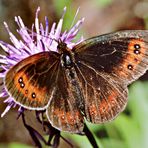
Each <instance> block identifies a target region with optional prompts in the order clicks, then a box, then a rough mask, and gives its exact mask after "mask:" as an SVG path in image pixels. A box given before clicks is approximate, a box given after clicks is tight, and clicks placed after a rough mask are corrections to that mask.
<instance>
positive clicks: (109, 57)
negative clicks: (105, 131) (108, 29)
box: [4, 30, 148, 133]
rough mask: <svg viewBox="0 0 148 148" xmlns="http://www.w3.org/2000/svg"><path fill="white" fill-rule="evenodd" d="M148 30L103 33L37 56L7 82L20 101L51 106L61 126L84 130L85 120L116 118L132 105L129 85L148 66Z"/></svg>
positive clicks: (13, 71) (49, 112) (23, 63)
mask: <svg viewBox="0 0 148 148" xmlns="http://www.w3.org/2000/svg"><path fill="white" fill-rule="evenodd" d="M147 43H148V31H142V30H140V31H121V32H116V33H112V34H107V35H102V36H98V37H94V38H90V39H88V40H85V41H83V42H82V43H80V44H78V45H76V46H75V47H73V49H69V48H68V47H67V45H66V44H65V43H63V42H61V43H59V44H58V47H57V49H58V52H53V51H49V52H42V53H38V54H35V55H32V56H30V57H28V58H26V59H24V60H22V61H20V62H19V63H18V64H16V65H15V66H13V67H12V68H11V69H10V70H9V71H8V72H7V74H6V77H5V80H4V81H5V85H6V89H7V91H8V92H9V93H10V95H11V96H12V97H13V98H14V100H15V102H16V103H18V104H20V105H22V106H23V107H24V108H28V109H32V110H44V109H46V115H47V118H48V120H49V121H50V123H51V124H52V125H53V126H54V127H55V128H57V129H59V130H62V131H68V132H72V133H81V132H82V131H83V127H84V118H86V120H88V121H90V122H92V123H104V122H107V121H111V120H113V119H114V118H115V117H116V116H117V115H118V114H119V113H120V112H121V111H123V110H124V108H125V106H126V104H127V94H128V90H127V85H128V84H130V83H131V82H132V81H134V80H136V79H138V78H139V77H140V76H141V75H142V74H144V72H145V71H146V70H147V69H148V56H147V54H148V44H147Z"/></svg>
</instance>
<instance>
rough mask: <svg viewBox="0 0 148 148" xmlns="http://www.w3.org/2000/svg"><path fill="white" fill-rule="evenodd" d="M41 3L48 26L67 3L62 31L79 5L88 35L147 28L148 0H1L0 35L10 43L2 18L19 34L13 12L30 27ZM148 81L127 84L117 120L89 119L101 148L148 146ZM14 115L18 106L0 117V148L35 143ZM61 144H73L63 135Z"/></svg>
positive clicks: (77, 139) (79, 143)
mask: <svg viewBox="0 0 148 148" xmlns="http://www.w3.org/2000/svg"><path fill="white" fill-rule="evenodd" d="M38 6H40V7H41V12H40V21H41V22H44V16H45V15H46V16H48V18H49V22H50V25H51V24H52V23H53V22H57V21H58V19H59V18H60V17H61V15H62V10H63V8H64V6H67V12H66V15H65V18H64V27H63V30H65V29H68V28H69V27H70V26H71V22H72V20H73V17H74V15H75V12H76V10H77V8H78V7H80V12H79V15H78V19H79V18H81V17H85V22H84V24H83V26H82V29H81V32H80V35H82V34H83V36H84V38H89V37H92V36H96V35H100V34H104V33H108V32H112V31H117V30H125V29H148V1H147V0H92V1H90V0H85V1H81V0H75V1H72V0H30V1H26V0H19V1H16V0H7V1H6V0H0V40H4V41H6V42H10V41H9V37H8V34H7V32H6V30H5V28H4V25H3V21H6V22H7V23H8V25H9V26H10V29H11V30H12V32H14V34H16V29H17V26H16V24H15V22H14V16H18V15H20V16H21V17H22V18H23V20H24V22H25V24H26V26H28V27H29V28H30V27H31V25H32V23H33V22H34V17H35V11H36V9H37V7H38ZM16 36H17V34H16ZM147 80H148V75H147V74H145V75H144V76H143V77H142V78H141V79H140V80H138V81H136V82H134V83H133V84H132V85H130V86H129V101H128V105H127V107H126V109H125V111H124V112H123V113H121V114H120V115H119V116H118V117H117V118H116V119H115V120H114V121H112V122H110V123H106V124H101V125H94V124H90V123H88V126H89V129H90V130H91V131H92V132H93V135H94V136H95V139H96V141H97V143H98V144H99V146H100V147H101V148H148V81H147ZM3 100H4V99H0V113H2V111H3V110H4V108H5V105H4V104H3ZM29 114H30V112H29ZM31 114H32V116H33V115H34V114H33V113H31ZM16 117H17V113H16V110H15V109H12V110H11V111H9V113H8V114H7V115H6V116H5V117H4V118H0V148H3V147H8V148H20V147H21V148H30V147H33V144H32V140H31V138H30V136H29V134H28V132H27V131H26V129H25V128H24V127H23V124H22V122H21V120H16ZM30 123H31V124H32V125H34V126H36V127H37V126H38V125H36V121H33V120H31V121H30ZM62 135H63V136H64V137H65V138H67V139H68V140H69V141H70V142H71V143H72V144H73V145H74V146H75V147H85V148H91V145H90V143H89V141H88V139H87V138H86V137H85V136H79V135H73V134H67V133H62ZM45 147H46V146H45ZM59 147H60V148H67V147H69V145H67V143H65V142H64V141H63V140H61V142H60V146H59Z"/></svg>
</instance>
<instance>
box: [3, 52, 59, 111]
mask: <svg viewBox="0 0 148 148" xmlns="http://www.w3.org/2000/svg"><path fill="white" fill-rule="evenodd" d="M58 58H59V57H58V54H57V53H54V52H42V53H38V54H35V55H32V56H30V57H28V58H26V59H24V60H22V61H20V62H19V63H18V64H17V65H15V66H14V67H12V68H11V69H10V70H9V71H8V72H7V74H6V77H5V86H6V89H7V90H8V92H9V93H10V95H11V96H12V97H13V98H14V101H15V102H16V103H18V104H21V105H22V106H24V107H26V108H29V109H43V108H45V107H46V106H47V104H48V102H49V100H50V98H52V95H53V93H54V90H53V87H54V85H55V83H54V81H55V79H56V71H57V65H58Z"/></svg>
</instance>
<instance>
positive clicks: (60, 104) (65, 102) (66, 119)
mask: <svg viewBox="0 0 148 148" xmlns="http://www.w3.org/2000/svg"><path fill="white" fill-rule="evenodd" d="M58 69H59V70H58V76H57V81H56V82H55V83H56V88H55V90H56V91H55V93H54V96H53V99H52V100H51V102H50V104H49V106H48V108H47V112H46V113H47V117H48V119H49V121H50V122H51V124H52V125H53V126H54V127H56V128H58V129H59V130H62V131H67V132H70V133H81V132H82V131H83V127H84V116H83V115H82V113H81V108H83V98H82V95H81V92H80V88H79V85H78V83H77V80H76V73H75V71H73V70H72V69H67V70H66V69H64V68H62V67H61V66H59V68H58ZM69 75H72V76H69ZM77 94H79V96H78V95H77ZM81 104H82V105H81Z"/></svg>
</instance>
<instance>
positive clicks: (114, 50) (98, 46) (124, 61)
mask: <svg viewBox="0 0 148 148" xmlns="http://www.w3.org/2000/svg"><path fill="white" fill-rule="evenodd" d="M74 51H75V52H76V56H75V58H76V61H77V62H78V61H80V62H85V63H86V64H88V65H89V66H91V67H92V68H94V69H96V70H97V71H100V72H103V73H107V74H109V75H110V76H113V77H117V78H118V79H119V78H120V82H121V83H126V84H129V83H131V82H132V81H134V80H135V79H137V78H139V76H141V75H142V74H143V73H144V72H145V71H146V70H147V67H148V66H147V65H148V60H147V59H148V31H141V30H140V31H138V30H137V31H120V32H116V33H111V34H106V35H102V36H98V37H94V38H90V39H88V40H86V41H84V42H82V43H80V44H79V45H77V46H75V47H74Z"/></svg>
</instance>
